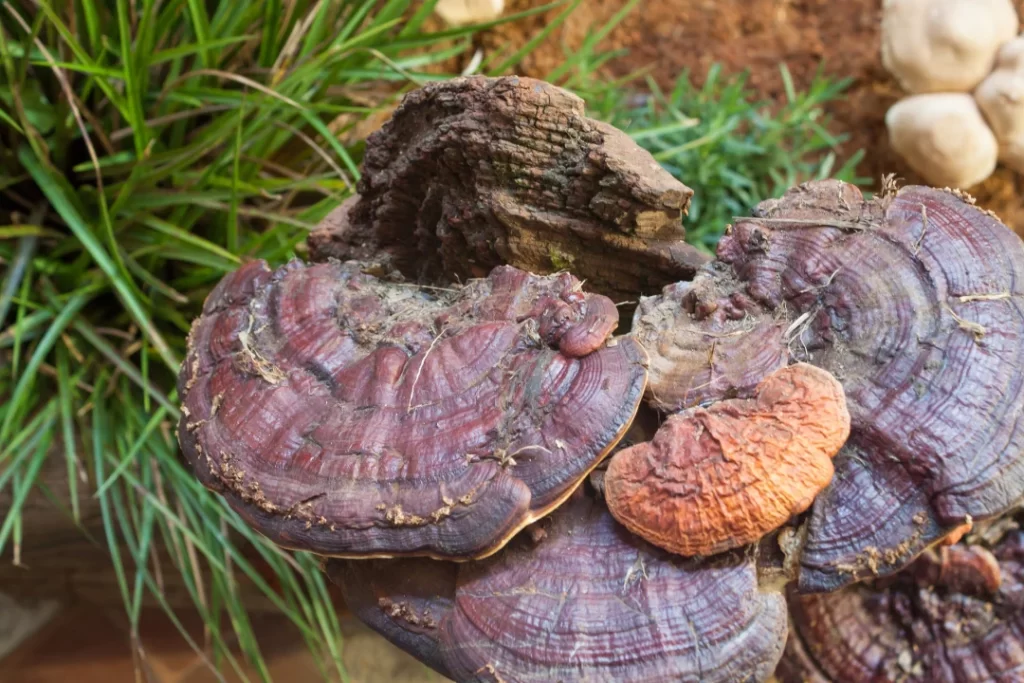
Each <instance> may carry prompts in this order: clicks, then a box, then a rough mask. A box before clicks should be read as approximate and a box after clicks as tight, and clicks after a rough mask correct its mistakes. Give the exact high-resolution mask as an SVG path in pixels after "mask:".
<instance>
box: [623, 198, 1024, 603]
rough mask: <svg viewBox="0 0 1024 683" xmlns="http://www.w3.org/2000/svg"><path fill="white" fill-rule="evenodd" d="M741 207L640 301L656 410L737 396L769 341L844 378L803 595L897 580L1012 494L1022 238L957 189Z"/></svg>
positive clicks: (638, 331)
mask: <svg viewBox="0 0 1024 683" xmlns="http://www.w3.org/2000/svg"><path fill="white" fill-rule="evenodd" d="M754 214H755V215H754V217H753V218H744V219H738V220H737V222H736V223H735V225H733V226H732V227H731V228H730V230H729V231H728V233H727V234H726V235H725V236H724V237H723V238H722V240H721V242H720V244H719V246H718V260H717V261H715V262H713V263H711V264H709V265H708V266H707V267H706V268H705V269H703V270H702V271H701V273H699V274H698V276H697V277H696V278H695V279H694V281H693V282H692V283H689V284H680V285H675V286H671V287H667V288H666V289H665V292H664V293H663V295H662V296H660V297H654V298H651V299H647V300H645V301H643V302H642V303H641V305H640V307H639V308H638V310H637V312H636V321H635V323H634V326H633V327H634V335H635V336H636V337H637V339H638V340H639V341H640V343H641V344H643V345H644V346H645V348H647V350H648V352H649V354H650V356H651V366H650V368H651V373H650V381H649V389H648V400H649V401H651V402H652V403H653V404H654V405H655V406H656V407H658V408H659V409H661V410H663V411H665V412H676V411H679V410H684V409H686V408H689V407H692V406H693V405H694V401H695V400H713V399H716V398H717V399H720V398H724V397H727V396H728V395H730V394H731V393H733V392H742V391H744V390H748V389H749V387H750V386H751V385H752V384H755V383H756V382H759V381H760V380H761V379H762V378H763V377H766V376H767V375H769V374H770V373H771V372H774V371H775V370H776V369H777V366H778V363H779V361H778V358H777V353H776V351H775V350H776V349H778V348H779V347H780V346H781V347H782V348H784V349H785V354H786V357H785V362H787V363H790V362H806V363H811V364H814V365H817V366H819V367H821V368H824V369H826V370H828V371H829V372H830V373H832V374H833V375H835V376H836V377H837V378H838V379H839V380H840V381H841V382H842V384H843V387H844V390H845V395H846V402H847V405H848V408H849V412H850V417H851V434H850V438H849V440H848V441H847V443H846V445H845V446H844V447H843V449H842V450H841V451H840V452H839V454H838V455H836V457H835V458H834V459H833V464H834V466H835V468H836V476H835V477H834V478H833V480H832V483H831V484H830V485H829V486H828V487H827V488H826V489H825V491H824V492H822V493H821V494H820V495H819V496H818V498H817V499H816V501H815V503H814V505H813V506H812V508H811V512H810V514H809V518H808V519H807V521H806V522H805V524H804V525H803V526H802V530H803V532H804V533H805V534H806V538H805V540H804V541H803V543H802V547H801V550H800V553H799V565H800V566H799V578H798V583H799V587H800V589H801V590H802V591H826V590H834V589H837V588H839V587H841V586H843V585H846V584H848V583H851V582H853V581H856V580H858V579H862V578H866V577H871V576H879V575H884V574H891V573H893V572H896V571H898V570H899V569H901V568H902V567H904V566H905V565H906V564H908V563H909V562H910V561H911V560H913V559H914V557H916V556H917V555H918V554H919V553H920V552H921V551H923V550H924V549H925V548H927V547H928V546H929V545H932V544H934V543H935V542H937V541H939V540H940V539H941V538H942V537H943V536H945V535H947V534H948V533H950V532H952V531H954V530H955V529H957V527H960V526H961V525H963V524H964V523H965V522H969V521H972V520H973V521H975V522H977V521H979V520H982V519H987V518H992V517H995V516H998V515H1000V514H1002V513H1003V512H1005V511H1006V510H1007V509H1009V508H1010V506H1012V505H1014V504H1015V503H1016V502H1017V501H1018V500H1020V499H1021V497H1022V495H1024V309H1022V299H1021V296H1022V294H1024V291H1022V290H1021V283H1022V282H1024V245H1022V243H1021V240H1020V238H1018V237H1017V236H1016V235H1014V234H1013V232H1012V231H1010V230H1009V229H1008V228H1007V227H1006V226H1004V225H1003V224H1002V223H1000V222H999V220H998V219H996V218H995V217H994V216H992V215H990V214H987V213H985V212H983V211H981V210H980V209H978V208H976V207H974V206H973V205H972V204H971V203H970V202H969V201H967V198H966V197H965V195H963V194H960V193H955V192H950V191H941V190H933V189H928V188H922V187H906V188H903V189H900V190H898V191H896V190H894V189H892V188H891V187H889V188H888V189H887V190H886V191H885V192H883V193H882V194H881V195H879V196H877V197H875V198H874V199H871V200H865V199H864V198H863V196H862V195H861V193H860V191H859V190H857V189H856V188H855V187H853V186H852V185H847V184H845V183H840V182H837V181H821V182H815V183H808V184H806V185H803V186H800V187H798V188H795V189H793V190H790V191H789V192H788V193H786V195H785V196H784V197H783V198H781V199H778V200H769V201H766V202H763V203H762V204H761V205H759V206H758V207H757V209H756V210H755V212H754ZM722 344H727V345H728V346H729V347H730V348H731V349H732V350H734V351H735V353H731V354H727V355H721V356H720V355H719V354H718V351H717V349H718V348H719V345H722ZM758 344H763V345H765V346H767V347H769V348H771V349H773V351H772V352H771V353H768V354H759V353H756V348H757V345H758ZM698 348H703V349H705V351H704V353H703V354H701V353H698V352H696V351H695V349H698ZM729 363H742V364H744V367H743V368H742V369H730V368H729V367H726V366H727V365H728V364H729ZM709 367H710V369H711V370H712V372H711V375H712V376H713V377H714V379H713V380H712V382H711V386H710V387H707V386H706V387H705V388H704V389H702V390H701V392H698V394H697V395H696V396H695V395H694V392H693V391H692V387H696V386H700V385H702V384H707V383H708V380H707V378H708V376H709ZM734 382H735V383H738V385H739V386H736V385H735V384H734Z"/></svg>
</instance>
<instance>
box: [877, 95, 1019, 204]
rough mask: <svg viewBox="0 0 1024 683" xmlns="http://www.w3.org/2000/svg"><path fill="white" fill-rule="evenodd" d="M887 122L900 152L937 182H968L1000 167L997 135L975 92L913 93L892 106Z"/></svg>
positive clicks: (975, 181)
mask: <svg viewBox="0 0 1024 683" xmlns="http://www.w3.org/2000/svg"><path fill="white" fill-rule="evenodd" d="M885 125H886V127H887V128H888V129H889V141H890V143H891V144H892V146H893V148H894V149H895V150H896V152H897V153H898V154H899V155H900V156H902V157H903V158H904V159H906V161H907V163H908V164H910V167H911V168H913V169H914V170H915V171H917V172H918V173H919V174H920V175H921V177H922V178H924V179H925V180H926V181H927V182H928V183H929V184H931V185H936V186H938V187H951V188H968V187H971V186H972V185H976V184H978V183H980V182H981V181H982V180H985V178H987V177H989V176H990V175H991V174H992V171H994V170H995V168H996V162H997V160H998V156H999V146H998V144H997V143H996V137H995V135H994V134H993V133H992V130H991V129H990V128H989V127H988V125H987V124H986V123H985V119H984V118H983V117H982V115H981V111H980V110H979V109H978V105H977V103H976V102H975V101H974V98H973V97H971V96H970V95H967V94H964V93H938V94H928V95H913V96H911V97H908V98H906V99H904V100H900V101H899V102H897V103H896V104H894V105H893V106H892V108H890V109H889V111H888V112H887V113H886V115H885Z"/></svg>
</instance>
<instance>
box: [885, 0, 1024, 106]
mask: <svg viewBox="0 0 1024 683" xmlns="http://www.w3.org/2000/svg"><path fill="white" fill-rule="evenodd" d="M1018 27H1019V20H1018V18H1017V11H1016V9H1015V8H1014V5H1013V2H1012V1H1011V0H885V2H883V4H882V64H883V65H884V66H885V68H886V69H887V70H888V71H889V72H890V73H892V75H893V76H895V77H896V80H898V81H899V82H900V85H902V86H903V88H904V89H905V90H907V91H908V92H910V93H914V94H917V93H935V92H970V91H971V90H973V89H974V87H975V86H977V85H978V84H979V83H981V81H982V79H984V78H985V76H987V75H988V73H989V71H991V70H992V64H993V63H994V62H995V57H996V52H997V51H998V50H999V47H1000V46H1001V45H1002V44H1003V43H1005V42H1007V41H1008V40H1011V39H1012V38H1013V37H1014V36H1016V35H1017V30H1018Z"/></svg>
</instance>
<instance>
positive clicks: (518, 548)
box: [327, 488, 787, 683]
mask: <svg viewBox="0 0 1024 683" xmlns="http://www.w3.org/2000/svg"><path fill="white" fill-rule="evenodd" d="M529 531H534V528H533V527H531V529H530V530H528V531H527V532H524V533H523V534H521V535H520V536H519V537H518V538H516V539H515V540H513V541H512V542H511V543H509V545H508V546H506V547H505V548H504V549H503V550H502V551H501V552H500V553H498V554H497V555H495V556H494V557H492V558H489V559H487V560H484V561H482V562H471V563H462V564H458V565H456V564H452V563H437V564H441V565H442V567H440V568H439V567H436V566H429V565H430V563H429V562H426V561H423V560H420V561H415V560H391V561H383V560H374V561H370V562H365V561H364V562H359V561H338V560H332V561H331V562H329V563H328V565H327V571H328V573H329V575H330V576H331V578H332V580H333V581H334V582H335V583H337V584H338V585H339V586H340V587H341V589H342V592H343V594H344V597H345V600H346V603H347V604H348V606H349V607H350V608H351V609H352V611H353V613H354V614H355V615H356V616H357V617H359V618H360V619H362V620H363V621H364V622H366V623H367V624H368V625H369V626H370V627H371V628H373V629H375V630H377V631H378V632H380V633H382V634H383V635H384V636H385V637H387V638H388V639H389V640H390V641H391V642H393V643H395V644H396V645H398V646H399V647H400V648H402V649H404V650H405V651H407V652H410V653H411V654H412V655H414V656H415V657H417V658H419V659H420V660H422V661H424V662H427V663H429V664H430V665H431V666H433V667H434V668H435V669H436V670H438V671H440V672H441V673H443V674H445V675H447V676H449V677H450V678H452V679H453V680H456V681H509V682H511V681H516V682H526V681H570V680H571V681H582V680H586V681H595V682H596V681H609V682H611V681H632V682H637V683H639V682H641V681H652V682H653V681H669V680H672V681H676V680H687V681H691V680H692V681H697V680H700V681H702V682H703V683H714V682H718V681H721V682H723V683H724V682H729V683H731V682H733V681H741V680H742V681H746V680H751V681H763V680H766V679H767V678H768V676H769V675H771V672H772V670H773V669H774V666H775V664H776V662H778V659H779V657H780V655H781V653H782V648H783V646H784V642H785V638H786V632H787V623H786V622H787V618H786V605H785V601H784V599H783V597H782V595H781V593H779V592H770V591H762V590H759V588H758V577H757V568H756V567H755V564H754V560H753V559H752V558H751V557H750V556H749V555H747V554H742V553H733V554H731V555H723V556H720V557H719V558H716V560H717V561H716V562H714V563H710V562H698V561H693V560H683V559H681V558H678V557H674V556H672V555H669V554H668V553H665V552H663V551H660V550H658V549H656V548H653V547H651V546H649V545H648V544H646V543H645V542H643V541H642V540H640V539H639V538H637V537H635V536H633V535H632V534H630V533H629V532H628V531H626V530H625V529H623V528H622V527H621V526H619V525H618V524H616V523H615V520H614V519H613V518H612V517H611V515H610V514H609V513H608V511H607V509H606V508H605V507H604V505H603V504H601V502H600V501H599V500H597V499H596V498H594V497H593V494H592V493H590V492H587V491H584V490H583V489H582V488H581V489H579V490H578V491H577V492H576V493H575V494H574V495H573V497H572V498H571V499H570V501H569V502H567V503H566V504H565V505H563V506H562V507H560V508H559V509H558V510H556V511H555V512H554V513H552V515H551V517H550V518H549V519H547V520H544V521H543V522H541V524H540V530H537V531H535V533H533V534H530V533H528V532H529ZM424 572H429V578H426V574H424ZM410 615H411V616H412V617H413V618H410ZM428 619H429V621H428Z"/></svg>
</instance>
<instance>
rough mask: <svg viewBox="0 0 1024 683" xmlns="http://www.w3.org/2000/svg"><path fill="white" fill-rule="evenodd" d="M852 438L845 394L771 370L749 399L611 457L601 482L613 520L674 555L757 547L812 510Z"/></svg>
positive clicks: (818, 379) (825, 378)
mask: <svg viewBox="0 0 1024 683" xmlns="http://www.w3.org/2000/svg"><path fill="white" fill-rule="evenodd" d="M849 434H850V414H849V412H847V410H846V400H845V399H844V397H843V387H842V385H841V384H839V382H838V381H837V380H836V379H835V378H834V377H833V376H832V375H830V374H829V373H828V372H826V371H825V370H822V369H820V368H817V367H815V366H813V365H808V364H806V363H798V364H796V365H791V366H789V367H787V368H783V369H781V370H777V371H776V372H774V373H772V374H771V375H769V376H768V377H766V378H765V379H764V380H763V381H762V382H761V383H760V384H759V385H758V386H757V388H756V389H755V390H754V397H753V398H749V399H726V400H723V401H719V402H717V403H714V404H712V405H711V406H710V407H708V408H691V409H689V410H685V411H683V412H681V413H678V414H676V415H673V416H671V417H669V418H668V419H667V420H666V421H665V423H664V424H663V425H662V427H661V429H659V430H658V433H657V434H656V435H655V437H654V440H653V441H650V442H648V443H642V444H639V445H636V446H632V447H630V448H626V449H623V450H620V451H619V452H618V453H616V454H615V455H614V456H613V457H612V459H611V462H610V463H609V465H608V470H607V472H606V473H605V477H604V486H605V499H606V500H607V501H608V509H609V510H611V513H612V515H614V517H615V518H616V519H617V520H618V521H619V522H620V523H622V524H623V525H624V526H625V527H626V528H628V529H629V530H630V531H632V532H633V533H635V534H637V535H638V536H641V537H642V538H644V539H646V540H648V541H650V542H651V543H653V544H655V545H657V546H659V547H661V548H664V549H666V550H670V551H672V552H674V553H678V554H680V555H687V556H692V555H712V554H714V553H719V552H722V551H723V550H729V549H732V548H737V547H739V546H742V545H747V544H749V543H753V542H754V541H757V540H758V539H760V538H761V537H762V536H764V535H765V534H766V533H768V532H769V531H772V530H774V529H777V528H778V527H780V526H782V524H784V523H785V522H786V521H787V520H788V519H789V518H790V517H792V516H793V515H795V514H798V513H801V512H803V511H804V510H806V509H807V508H809V507H810V506H811V503H812V502H814V497H815V496H817V495H818V493H819V492H820V491H821V490H822V489H824V488H825V487H826V486H827V485H828V483H829V482H830V481H831V480H832V473H833V469H832V456H834V455H835V454H836V453H837V452H838V451H839V449H840V448H842V446H843V444H844V443H845V442H846V438H847V437H848V436H849Z"/></svg>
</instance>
